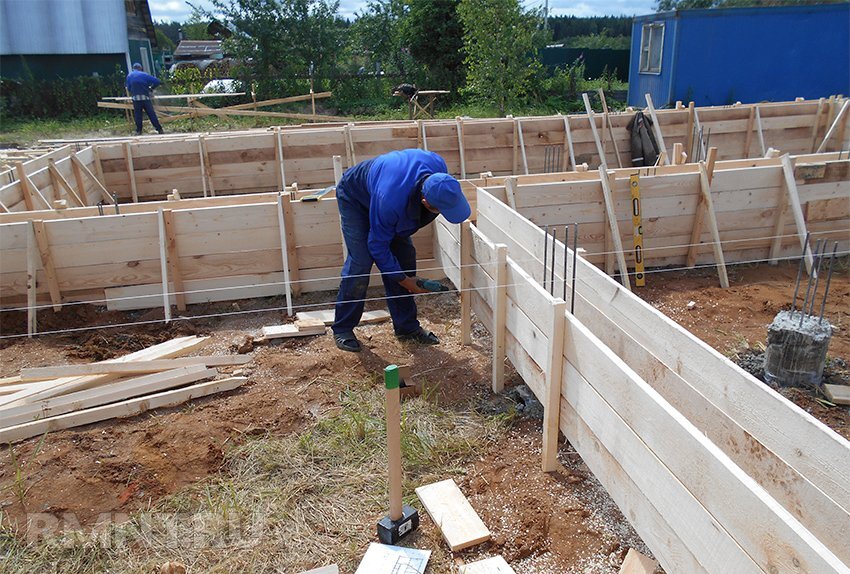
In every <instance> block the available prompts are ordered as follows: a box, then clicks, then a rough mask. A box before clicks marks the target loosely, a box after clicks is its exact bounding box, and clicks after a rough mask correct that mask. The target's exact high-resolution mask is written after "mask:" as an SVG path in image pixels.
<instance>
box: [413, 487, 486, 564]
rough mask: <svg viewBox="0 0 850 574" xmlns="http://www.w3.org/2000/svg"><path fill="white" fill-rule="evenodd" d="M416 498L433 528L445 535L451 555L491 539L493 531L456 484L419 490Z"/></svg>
mask: <svg viewBox="0 0 850 574" xmlns="http://www.w3.org/2000/svg"><path fill="white" fill-rule="evenodd" d="M416 496H418V497H419V500H420V501H421V502H422V506H424V507H425V510H426V511H427V512H428V515H429V516H430V517H431V520H433V522H434V525H435V526H436V527H437V528H438V529H439V530H440V532H442V534H443V538H444V539H445V540H446V543H448V545H449V548H450V549H451V551H452V552H457V551H459V550H463V549H464V548H469V547H470V546H475V545H476V544H481V543H482V542H486V541H487V540H489V539H490V531H489V530H488V529H487V527H486V526H485V525H484V523H483V522H482V521H481V519H480V518H479V517H478V514H477V513H476V512H475V510H474V509H473V508H472V505H471V504H469V501H468V500H467V499H466V497H465V496H464V495H463V493H462V492H461V491H460V488H458V486H457V484H455V481H454V480H452V479H448V480H443V481H440V482H435V483H433V484H428V485H425V486H420V487H419V488H417V489H416Z"/></svg>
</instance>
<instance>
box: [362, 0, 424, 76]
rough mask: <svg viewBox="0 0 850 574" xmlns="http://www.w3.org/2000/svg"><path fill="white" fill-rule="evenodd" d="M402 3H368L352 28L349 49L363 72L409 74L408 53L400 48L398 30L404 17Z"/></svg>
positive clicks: (380, 0) (394, 0) (388, 0)
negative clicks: (359, 63) (358, 61)
mask: <svg viewBox="0 0 850 574" xmlns="http://www.w3.org/2000/svg"><path fill="white" fill-rule="evenodd" d="M407 11H408V8H407V2H406V1H405V0H369V2H368V3H367V4H366V10H365V11H364V12H361V13H359V14H357V20H355V22H354V25H353V26H352V27H351V48H352V52H353V55H354V56H355V58H356V59H358V60H360V62H361V65H362V66H363V69H364V70H365V71H366V72H374V73H379V72H381V73H382V72H387V73H390V74H402V75H406V74H408V73H409V72H410V71H411V69H412V64H413V62H412V59H411V57H410V51H409V50H408V49H407V48H406V47H405V46H403V45H402V44H401V34H400V28H401V26H402V22H403V21H404V19H405V17H406V16H407Z"/></svg>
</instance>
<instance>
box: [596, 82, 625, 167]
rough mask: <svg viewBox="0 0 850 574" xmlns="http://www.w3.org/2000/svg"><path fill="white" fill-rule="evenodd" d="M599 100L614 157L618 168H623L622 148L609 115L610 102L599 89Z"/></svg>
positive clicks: (603, 91)
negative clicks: (618, 144)
mask: <svg viewBox="0 0 850 574" xmlns="http://www.w3.org/2000/svg"><path fill="white" fill-rule="evenodd" d="M599 100H600V101H601V102H602V113H603V114H604V123H605V124H606V125H607V126H608V133H609V135H610V136H611V143H612V144H613V146H614V155H616V156H617V167H623V160H622V159H620V148H619V147H618V146H617V138H616V137H614V126H612V125H611V116H610V114H609V113H608V102H607V100H606V99H605V90H603V89H602V88H599Z"/></svg>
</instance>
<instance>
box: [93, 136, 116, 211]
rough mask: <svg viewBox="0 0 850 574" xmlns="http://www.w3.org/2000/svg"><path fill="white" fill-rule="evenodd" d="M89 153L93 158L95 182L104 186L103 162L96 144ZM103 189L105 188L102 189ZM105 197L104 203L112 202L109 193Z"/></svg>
mask: <svg viewBox="0 0 850 574" xmlns="http://www.w3.org/2000/svg"><path fill="white" fill-rule="evenodd" d="M91 151H92V155H93V156H94V172H95V173H96V174H97V181H98V182H102V183H103V185H104V186H106V178H105V177H104V176H103V162H102V161H101V159H100V149H99V148H98V147H97V144H95V145H93V146H92V147H91ZM104 189H106V188H105V187H104ZM106 195H107V196H109V197H106V198H104V201H107V202H110V201H112V196H111V195H110V194H109V192H106Z"/></svg>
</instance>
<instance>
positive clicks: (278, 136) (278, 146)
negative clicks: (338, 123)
mask: <svg viewBox="0 0 850 574" xmlns="http://www.w3.org/2000/svg"><path fill="white" fill-rule="evenodd" d="M274 138H275V150H274V157H275V161H277V186H278V187H277V190H278V191H284V190H285V189H286V169H285V168H284V165H283V132H282V131H281V129H280V128H279V127H276V128H275V129H274ZM335 157H338V156H335Z"/></svg>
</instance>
